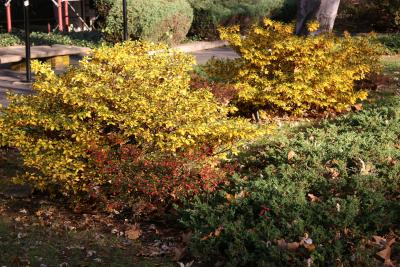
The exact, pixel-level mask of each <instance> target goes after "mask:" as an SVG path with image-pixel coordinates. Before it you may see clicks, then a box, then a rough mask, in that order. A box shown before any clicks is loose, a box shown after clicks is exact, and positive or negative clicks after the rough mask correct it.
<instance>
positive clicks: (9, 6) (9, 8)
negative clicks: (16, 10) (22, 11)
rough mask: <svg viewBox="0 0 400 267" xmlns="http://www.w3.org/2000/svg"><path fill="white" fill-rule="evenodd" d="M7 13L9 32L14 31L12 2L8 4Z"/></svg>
mask: <svg viewBox="0 0 400 267" xmlns="http://www.w3.org/2000/svg"><path fill="white" fill-rule="evenodd" d="M6 13H7V32H11V31H12V23H11V2H8V4H7V5H6Z"/></svg>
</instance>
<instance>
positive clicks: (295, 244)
mask: <svg viewBox="0 0 400 267" xmlns="http://www.w3.org/2000/svg"><path fill="white" fill-rule="evenodd" d="M299 247H300V244H299V242H291V243H287V246H286V248H287V249H288V250H291V251H295V250H298V249H299Z"/></svg>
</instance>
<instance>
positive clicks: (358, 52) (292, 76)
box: [206, 19, 382, 115]
mask: <svg viewBox="0 0 400 267" xmlns="http://www.w3.org/2000/svg"><path fill="white" fill-rule="evenodd" d="M309 27H310V29H311V30H313V29H314V28H315V27H316V25H315V23H311V24H310V25H309ZM220 33H221V38H222V39H223V40H227V41H229V43H230V44H231V46H232V47H234V49H235V50H236V51H237V52H238V53H239V54H240V55H241V56H242V58H241V59H236V60H234V61H225V62H224V61H221V60H213V61H211V63H210V64H208V66H206V72H207V73H208V74H209V75H210V76H211V77H213V78H216V79H220V80H222V81H224V82H229V83H233V84H235V86H236V87H237V88H238V89H239V90H240V91H239V97H238V102H239V103H238V106H240V105H243V106H249V105H251V106H253V107H256V108H258V109H266V110H269V111H284V112H286V113H291V114H296V115H304V114H305V113H307V112H310V111H318V112H321V111H336V112H341V111H344V110H347V109H348V108H349V107H350V106H351V105H353V104H354V103H356V101H358V100H362V99H365V98H366V97H367V92H365V91H356V90H354V83H355V81H358V80H362V79H364V78H366V76H367V75H368V74H370V73H371V72H375V71H378V70H379V68H380V64H379V56H380V54H381V52H382V50H381V49H380V48H379V47H377V46H376V45H374V44H373V42H372V40H371V39H372V38H373V37H372V36H369V37H351V36H350V35H348V34H345V35H344V36H343V37H335V36H333V35H318V36H312V37H311V36H310V37H307V38H304V37H298V36H295V35H294V34H293V25H291V24H283V23H279V22H274V21H272V20H269V19H265V20H264V25H263V26H258V25H254V26H253V27H252V28H251V30H250V31H249V33H248V35H247V36H246V37H242V36H241V34H240V29H239V27H238V26H234V27H229V28H221V29H220Z"/></svg>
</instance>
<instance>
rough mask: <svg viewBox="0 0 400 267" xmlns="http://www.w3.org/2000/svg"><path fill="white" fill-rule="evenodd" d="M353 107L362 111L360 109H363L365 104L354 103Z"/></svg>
mask: <svg viewBox="0 0 400 267" xmlns="http://www.w3.org/2000/svg"><path fill="white" fill-rule="evenodd" d="M353 109H354V110H355V111H360V110H362V109H363V104H361V103H360V104H355V105H353Z"/></svg>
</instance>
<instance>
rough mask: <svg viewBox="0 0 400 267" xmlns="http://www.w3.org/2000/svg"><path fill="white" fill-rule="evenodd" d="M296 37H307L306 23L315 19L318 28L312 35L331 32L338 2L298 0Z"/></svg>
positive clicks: (335, 0) (336, 0)
mask: <svg viewBox="0 0 400 267" xmlns="http://www.w3.org/2000/svg"><path fill="white" fill-rule="evenodd" d="M297 4H298V5H297V21H296V31H295V33H296V35H308V34H309V32H308V30H307V22H309V21H310V20H312V19H316V20H317V21H318V22H319V24H320V27H319V29H318V30H317V31H316V32H315V33H313V34H320V33H324V32H331V31H332V29H333V25H334V24H335V19H336V16H337V12H338V9H339V4H340V0H298V2H297Z"/></svg>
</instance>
